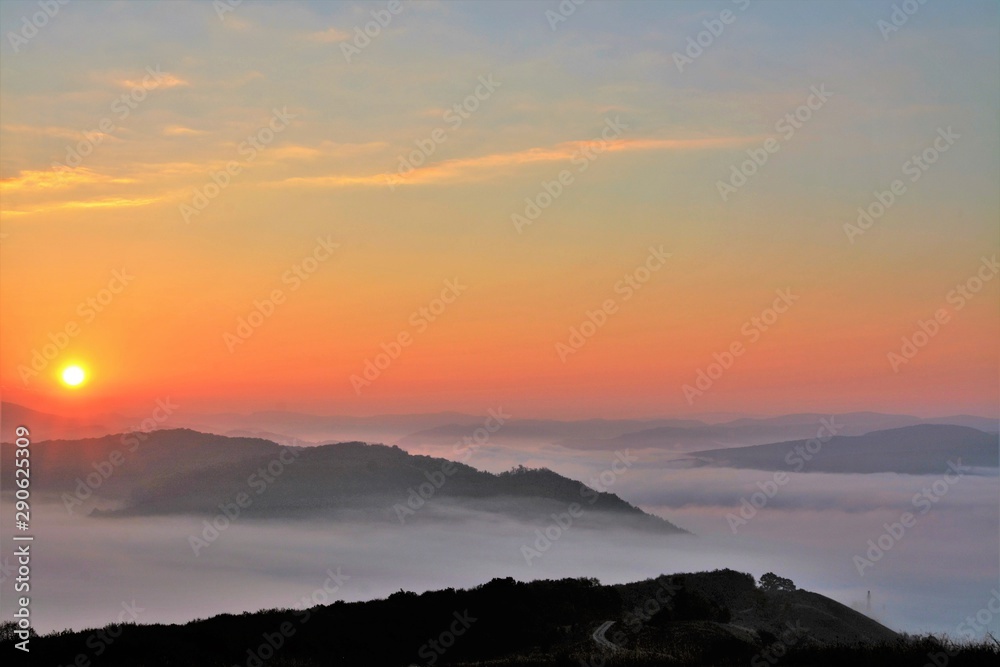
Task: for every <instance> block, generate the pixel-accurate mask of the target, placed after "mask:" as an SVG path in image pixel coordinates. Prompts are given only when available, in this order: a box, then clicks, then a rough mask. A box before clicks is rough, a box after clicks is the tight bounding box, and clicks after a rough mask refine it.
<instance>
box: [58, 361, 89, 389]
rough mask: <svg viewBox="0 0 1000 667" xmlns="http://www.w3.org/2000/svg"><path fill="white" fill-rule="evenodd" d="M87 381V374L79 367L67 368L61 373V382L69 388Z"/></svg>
mask: <svg viewBox="0 0 1000 667" xmlns="http://www.w3.org/2000/svg"><path fill="white" fill-rule="evenodd" d="M86 379H87V374H86V373H85V372H84V371H83V369H82V368H80V367H79V366H67V367H66V368H64V369H63V372H62V381H63V382H64V383H66V384H67V385H69V386H70V387H78V386H80V385H81V384H83V381H84V380H86Z"/></svg>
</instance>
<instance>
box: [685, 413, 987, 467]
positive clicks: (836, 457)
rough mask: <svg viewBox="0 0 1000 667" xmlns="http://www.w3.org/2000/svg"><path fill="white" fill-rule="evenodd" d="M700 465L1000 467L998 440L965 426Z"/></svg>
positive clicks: (810, 444) (772, 449)
mask: <svg viewBox="0 0 1000 667" xmlns="http://www.w3.org/2000/svg"><path fill="white" fill-rule="evenodd" d="M691 456H692V459H691V460H692V461H693V462H695V463H697V464H701V465H714V466H725V467H729V468H752V469H755V470H774V471H779V470H784V471H801V472H831V473H877V472H895V473H904V474H912V475H923V474H943V473H944V472H946V471H947V470H948V465H949V463H950V462H956V461H958V462H960V463H961V465H962V466H964V467H982V468H997V467H998V466H1000V437H998V436H997V434H995V433H984V432H983V431H979V430H977V429H974V428H969V427H965V426H950V425H935V424H920V425H917V426H907V427H904V428H894V429H888V430H885V431H875V432H874V433H867V434H865V435H858V436H841V435H836V436H833V437H831V438H828V439H827V440H825V441H824V440H823V439H813V440H811V441H810V440H793V441H789V442H777V443H772V444H767V445H756V446H751V447H732V448H726V449H710V450H704V451H698V452H694V453H692V455H691Z"/></svg>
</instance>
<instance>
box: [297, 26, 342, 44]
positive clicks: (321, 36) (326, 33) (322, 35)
mask: <svg viewBox="0 0 1000 667" xmlns="http://www.w3.org/2000/svg"><path fill="white" fill-rule="evenodd" d="M350 38H351V33H349V32H344V31H343V30H338V29H337V28H334V27H330V28H327V29H326V30H321V31H319V32H311V33H308V34H307V35H306V39H308V40H309V41H311V42H323V43H330V42H342V41H344V40H345V39H350Z"/></svg>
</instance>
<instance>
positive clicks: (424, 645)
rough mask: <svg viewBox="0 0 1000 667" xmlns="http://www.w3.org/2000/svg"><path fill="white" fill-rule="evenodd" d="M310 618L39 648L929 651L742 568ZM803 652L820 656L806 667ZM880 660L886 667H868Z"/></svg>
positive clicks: (569, 659) (391, 658) (369, 655)
mask: <svg viewBox="0 0 1000 667" xmlns="http://www.w3.org/2000/svg"><path fill="white" fill-rule="evenodd" d="M329 575H330V577H329V578H328V579H327V582H326V584H327V588H328V589H330V590H332V591H333V595H332V596H331V599H335V598H336V597H337V593H336V591H337V586H339V585H350V583H351V582H350V579H349V575H348V573H340V572H332V571H331V572H330V573H329ZM345 575H347V576H346V577H345ZM318 590H321V589H318ZM306 607H307V605H303V606H302V607H301V608H298V609H285V610H281V609H273V610H268V611H261V612H257V613H246V614H242V615H239V616H235V615H221V616H216V617H213V618H209V619H205V620H198V621H193V622H190V623H186V624H184V625H148V626H144V625H139V626H137V625H121V626H113V627H111V628H108V629H105V631H104V634H103V635H95V632H96V631H94V630H84V631H81V632H63V633H58V634H54V635H49V636H46V637H41V638H36V639H34V640H33V641H32V644H31V658H32V662H33V664H47V665H56V664H70V663H71V662H72V660H73V659H74V657H75V656H76V655H78V654H80V653H86V654H88V655H89V654H90V653H91V651H90V649H88V646H91V645H92V644H94V643H95V639H94V638H95V637H100V636H104V637H108V636H113V637H114V641H113V642H110V643H103V644H102V646H103V649H104V650H103V651H102V655H101V656H100V664H101V665H106V666H108V667H117V666H127V667H165V666H167V665H185V666H192V667H200V666H212V667H216V666H222V665H261V664H266V665H269V666H273V667H314V666H315V667H319V666H320V665H323V666H324V667H326V666H331V665H399V666H403V665H412V664H428V665H467V666H472V665H487V664H488V665H515V664H517V665H558V666H569V665H580V664H584V665H596V664H607V665H717V666H728V665H748V664H757V663H756V662H753V661H754V660H757V661H760V662H761V663H762V664H773V663H772V662H768V661H766V656H770V657H772V658H773V657H775V655H778V656H780V657H782V662H781V664H784V665H801V664H810V665H819V664H824V665H825V664H831V663H830V661H829V660H824V659H823V656H824V655H826V654H829V655H836V657H837V659H839V660H842V661H843V662H841V663H839V664H852V665H860V664H869V665H876V664H877V665H895V664H911V663H912V664H922V663H920V662H919V661H918V662H912V660H913V657H914V656H917V657H919V656H920V651H924V653H923V656H924V657H926V652H927V646H926V645H924V644H921V643H919V642H915V641H914V640H908V639H905V638H902V637H900V636H898V635H897V634H896V633H894V632H893V631H891V630H890V629H888V628H886V627H884V626H882V625H880V624H879V623H877V622H876V621H874V620H872V619H870V618H868V617H866V616H864V615H862V614H860V613H858V612H855V611H853V610H851V609H849V608H847V607H845V606H844V605H842V604H840V603H838V602H835V601H833V600H831V599H829V598H826V597H824V596H822V595H818V594H816V593H810V592H807V591H801V590H765V589H763V588H760V587H758V586H757V585H756V584H755V582H754V579H753V577H752V576H750V575H748V574H742V573H739V572H734V571H732V570H717V571H714V572H704V573H698V574H681V575H674V576H661V577H658V578H656V579H649V580H646V581H640V582H636V583H631V584H623V585H615V586H602V585H600V584H599V583H598V582H597V581H596V580H594V579H563V580H559V581H533V582H529V583H522V582H517V581H515V580H513V579H510V578H507V579H494V580H492V581H490V582H489V583H487V584H484V585H481V586H478V587H477V588H474V589H469V590H454V589H446V590H440V591H432V592H427V593H423V594H420V595H417V594H415V593H408V592H404V591H400V592H398V593H395V594H393V595H391V596H389V597H388V598H387V599H382V600H372V601H369V602H355V603H345V602H333V603H332V604H328V605H326V606H313V605H308V608H306ZM88 641H89V642H90V644H88ZM0 651H2V653H3V654H4V655H5V657H6V656H10V655H11V654H12V643H11V642H10V641H5V642H3V643H0ZM769 651H771V653H769ZM786 654H787V655H786ZM799 654H808V655H810V656H811V658H810V660H808V661H807V662H802V661H800V660H798V659H797V658H796V656H797V655H799ZM995 655H996V653H995V652H992V651H990V650H989V649H988V648H987V647H985V646H980V647H978V648H976V649H969V650H968V651H967V652H966V653H965V654H964V656H963V655H960V656H959V658H961V659H957V658H956V659H955V662H952V663H951V664H952V665H953V666H954V665H962V664H965V665H970V664H986V663H985V662H983V661H982V659H983V658H984V657H986V658H993V659H995ZM871 656H875V657H877V659H878V660H881V662H878V661H877V660H876V661H871V660H866V659H865V658H866V657H871ZM852 657H853V658H854V660H852V659H851V658H852ZM896 657H900V658H906V657H909V658H910V660H911V662H910V663H908V662H905V661H896V660H894V659H892V658H896ZM975 659H978V660H979V662H976V661H975ZM36 661H37V662H36Z"/></svg>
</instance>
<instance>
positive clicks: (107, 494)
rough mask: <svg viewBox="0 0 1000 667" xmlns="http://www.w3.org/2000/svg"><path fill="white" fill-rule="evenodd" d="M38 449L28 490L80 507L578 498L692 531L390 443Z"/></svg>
mask: <svg viewBox="0 0 1000 667" xmlns="http://www.w3.org/2000/svg"><path fill="white" fill-rule="evenodd" d="M13 450H14V448H13V446H12V445H10V444H5V445H2V447H0V457H2V464H3V469H4V470H5V471H10V470H13V458H14V453H13ZM31 452H32V453H31V460H32V480H33V481H32V491H33V493H38V494H50V495H54V496H57V497H58V499H59V500H61V501H62V502H64V503H66V502H69V504H70V506H71V507H74V508H76V507H77V506H78V505H79V506H87V507H90V506H95V507H97V508H98V509H100V510H101V511H100V512H99V514H101V515H109V516H126V515H129V516H135V515H143V516H150V515H163V514H179V513H185V514H204V515H216V514H218V512H219V508H220V506H222V505H226V504H232V503H234V502H236V499H237V498H238V497H239V496H241V495H243V496H246V497H248V498H249V500H248V504H247V506H245V507H242V508H241V510H240V514H241V515H245V516H256V517H261V518H277V517H281V518H287V517H317V516H324V517H329V518H337V517H347V516H352V517H360V518H366V519H370V518H381V519H389V520H405V518H408V517H409V516H411V515H413V514H414V513H415V511H416V510H422V511H421V516H422V517H425V518H426V519H428V520H429V519H431V518H434V517H438V516H440V515H441V514H442V513H444V514H445V515H447V513H448V512H453V511H463V510H464V511H467V512H487V513H495V514H503V515H508V516H514V517H517V518H521V519H526V520H529V521H530V520H536V519H539V518H541V517H544V518H545V519H546V520H547V518H548V517H549V516H550V515H551V513H562V512H566V511H568V508H569V507H570V506H571V505H572V504H574V503H575V504H577V505H580V507H581V508H582V509H583V510H585V512H584V514H585V518H584V519H582V520H581V521H580V523H583V524H586V523H588V522H589V521H592V520H597V519H598V518H606V516H605V515H609V516H613V517H615V520H616V522H617V523H618V525H622V526H624V527H633V528H641V529H651V530H656V531H662V532H667V533H671V532H685V531H682V530H681V529H680V528H678V527H677V526H674V525H673V524H671V523H669V522H667V521H665V520H663V519H660V518H658V517H655V516H652V515H649V514H646V513H644V512H642V511H641V510H640V509H638V508H637V507H634V506H633V505H630V504H629V503H627V502H625V501H624V500H622V499H621V498H619V497H618V496H616V495H614V494H611V493H607V492H598V491H595V490H593V489H591V488H589V487H587V486H585V485H584V484H582V483H580V482H577V481H574V480H571V479H569V478H566V477H563V476H561V475H558V474H556V473H554V472H552V471H551V470H546V469H527V468H523V467H521V468H517V469H515V470H512V471H508V472H505V473H500V474H493V473H489V472H483V471H480V470H477V469H475V468H472V467H471V466H468V465H465V464H463V463H458V462H453V461H448V460H446V459H440V458H432V457H429V456H414V455H410V454H407V453H406V452H405V451H403V450H402V449H400V448H398V447H388V446H385V445H372V444H366V443H360V442H348V443H337V444H330V445H320V446H316V447H282V446H280V445H278V444H276V443H274V442H270V441H268V440H264V439H260V438H229V437H224V436H219V435H214V434H206V433H199V432H197V431H191V430H187V429H171V430H160V431H152V432H149V433H128V434H123V435H117V436H106V437H104V438H95V439H88V440H77V441H72V440H57V441H47V442H37V443H33V444H32V446H31ZM7 474H12V473H7ZM5 488H7V489H13V488H15V487H14V485H13V484H9V485H5ZM90 492H92V494H93V496H94V497H93V498H90V497H89V496H90V495H91V493H90ZM67 498H69V500H68V501H67ZM74 498H75V499H76V500H81V502H75V501H74V500H73V499H74ZM82 500H86V501H87V502H86V503H84V502H82ZM425 505H427V506H428V509H427V510H426V511H423V510H424V506H425ZM82 509H83V507H81V511H82Z"/></svg>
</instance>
